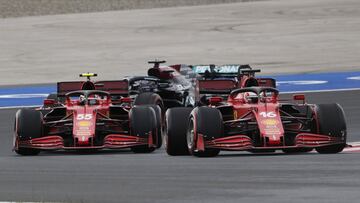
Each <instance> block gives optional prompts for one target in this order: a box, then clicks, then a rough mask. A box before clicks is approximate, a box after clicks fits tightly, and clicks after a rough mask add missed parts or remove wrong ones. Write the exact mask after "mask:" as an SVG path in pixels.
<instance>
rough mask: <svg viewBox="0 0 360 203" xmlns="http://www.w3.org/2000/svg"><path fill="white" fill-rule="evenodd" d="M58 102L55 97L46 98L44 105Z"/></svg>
mask: <svg viewBox="0 0 360 203" xmlns="http://www.w3.org/2000/svg"><path fill="white" fill-rule="evenodd" d="M55 103H56V101H55V100H54V99H45V100H44V105H45V106H48V105H54V104H55Z"/></svg>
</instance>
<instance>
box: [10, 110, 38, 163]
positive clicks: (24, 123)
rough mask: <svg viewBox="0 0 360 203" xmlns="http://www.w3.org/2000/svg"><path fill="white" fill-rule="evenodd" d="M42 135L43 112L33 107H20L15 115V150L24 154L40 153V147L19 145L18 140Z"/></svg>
mask: <svg viewBox="0 0 360 203" xmlns="http://www.w3.org/2000/svg"><path fill="white" fill-rule="evenodd" d="M41 136H42V114H41V112H39V111H36V110H33V109H20V110H18V111H17V112H16V117H15V143H14V144H15V146H14V149H15V152H16V153H17V154H20V155H24V156H31V155H38V154H39V153H40V150H39V149H33V148H25V147H21V146H17V142H18V141H26V140H31V139H33V138H39V137H41Z"/></svg>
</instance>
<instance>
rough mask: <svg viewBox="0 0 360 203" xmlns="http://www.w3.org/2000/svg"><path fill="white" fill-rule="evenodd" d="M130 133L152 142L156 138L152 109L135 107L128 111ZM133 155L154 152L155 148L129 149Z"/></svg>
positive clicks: (154, 117) (138, 147)
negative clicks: (150, 137)
mask: <svg viewBox="0 0 360 203" xmlns="http://www.w3.org/2000/svg"><path fill="white" fill-rule="evenodd" d="M129 117H130V118H129V119H130V133H131V135H134V136H139V137H142V138H149V136H150V134H151V135H152V138H153V140H155V139H154V138H155V136H156V115H155V111H154V109H153V108H151V107H149V106H135V107H134V108H132V109H131V111H130V116H129ZM131 150H132V151H133V152H135V153H150V152H153V151H154V150H155V146H149V145H139V146H134V147H131Z"/></svg>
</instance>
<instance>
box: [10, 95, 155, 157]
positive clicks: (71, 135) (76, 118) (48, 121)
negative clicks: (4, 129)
mask: <svg viewBox="0 0 360 203" xmlns="http://www.w3.org/2000/svg"><path fill="white" fill-rule="evenodd" d="M111 98H112V95H111V94H110V93H109V92H106V91H101V90H79V91H72V92H68V93H66V94H65V95H64V99H65V101H64V102H63V103H58V104H57V105H55V106H53V107H51V105H50V103H51V104H53V103H54V101H53V100H51V99H47V100H45V103H47V105H45V106H44V107H43V108H40V109H36V110H35V109H20V110H18V112H17V113H16V120H15V137H14V150H15V152H16V153H18V154H21V155H37V154H38V153H39V152H40V151H41V150H59V149H64V150H82V149H87V150H89V149H105V148H106V149H120V148H131V150H132V151H134V152H137V153H149V152H152V151H154V150H155V149H156V148H158V147H160V146H161V142H160V140H161V134H160V133H159V131H160V130H161V129H159V127H158V126H159V123H160V122H161V121H160V119H159V118H160V116H159V115H158V114H159V112H160V110H159V109H158V110H156V109H157V108H159V107H158V106H152V105H135V106H132V102H131V99H129V98H127V97H121V98H119V99H118V101H117V102H116V105H114V104H113V102H112V100H111Z"/></svg>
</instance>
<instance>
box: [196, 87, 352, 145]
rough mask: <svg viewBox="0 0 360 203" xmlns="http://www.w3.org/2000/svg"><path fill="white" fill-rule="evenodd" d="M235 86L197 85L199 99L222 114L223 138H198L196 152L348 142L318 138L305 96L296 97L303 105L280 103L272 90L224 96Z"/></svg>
mask: <svg viewBox="0 0 360 203" xmlns="http://www.w3.org/2000/svg"><path fill="white" fill-rule="evenodd" d="M235 86H236V83H235V82H233V81H229V80H223V81H218V80H200V81H198V83H197V91H198V95H199V97H200V98H204V97H205V98H206V100H207V104H206V105H207V106H209V107H211V108H217V109H218V110H219V111H220V112H221V114H222V118H223V126H224V134H223V135H219V136H218V138H211V137H209V136H207V135H203V134H197V135H195V136H196V137H195V138H194V140H196V150H197V151H204V150H205V149H207V148H209V149H210V148H214V149H221V150H236V151H237V150H248V151H252V150H253V151H258V150H260V151H261V150H264V151H266V150H276V149H290V148H316V147H322V146H328V145H336V144H343V143H344V142H345V139H346V138H345V137H344V136H343V137H332V136H328V135H322V134H319V126H318V121H317V115H316V111H315V110H314V108H315V105H311V104H306V103H305V102H304V99H305V98H304V96H303V95H296V96H295V97H294V98H295V99H297V100H302V101H303V104H298V103H292V104H291V103H280V102H279V98H278V97H279V94H278V91H277V90H276V89H274V88H271V87H249V88H247V87H242V88H240V89H236V90H235V91H232V92H231V94H225V95H221V93H222V92H226V91H224V90H233V89H234V87H235ZM209 93H212V95H210V96H209ZM203 94H205V95H206V96H204V95H203ZM203 100H204V99H203ZM285 107H291V108H292V107H295V108H299V109H306V111H305V110H304V112H307V113H304V112H297V113H289V111H288V110H286V108H285Z"/></svg>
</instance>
